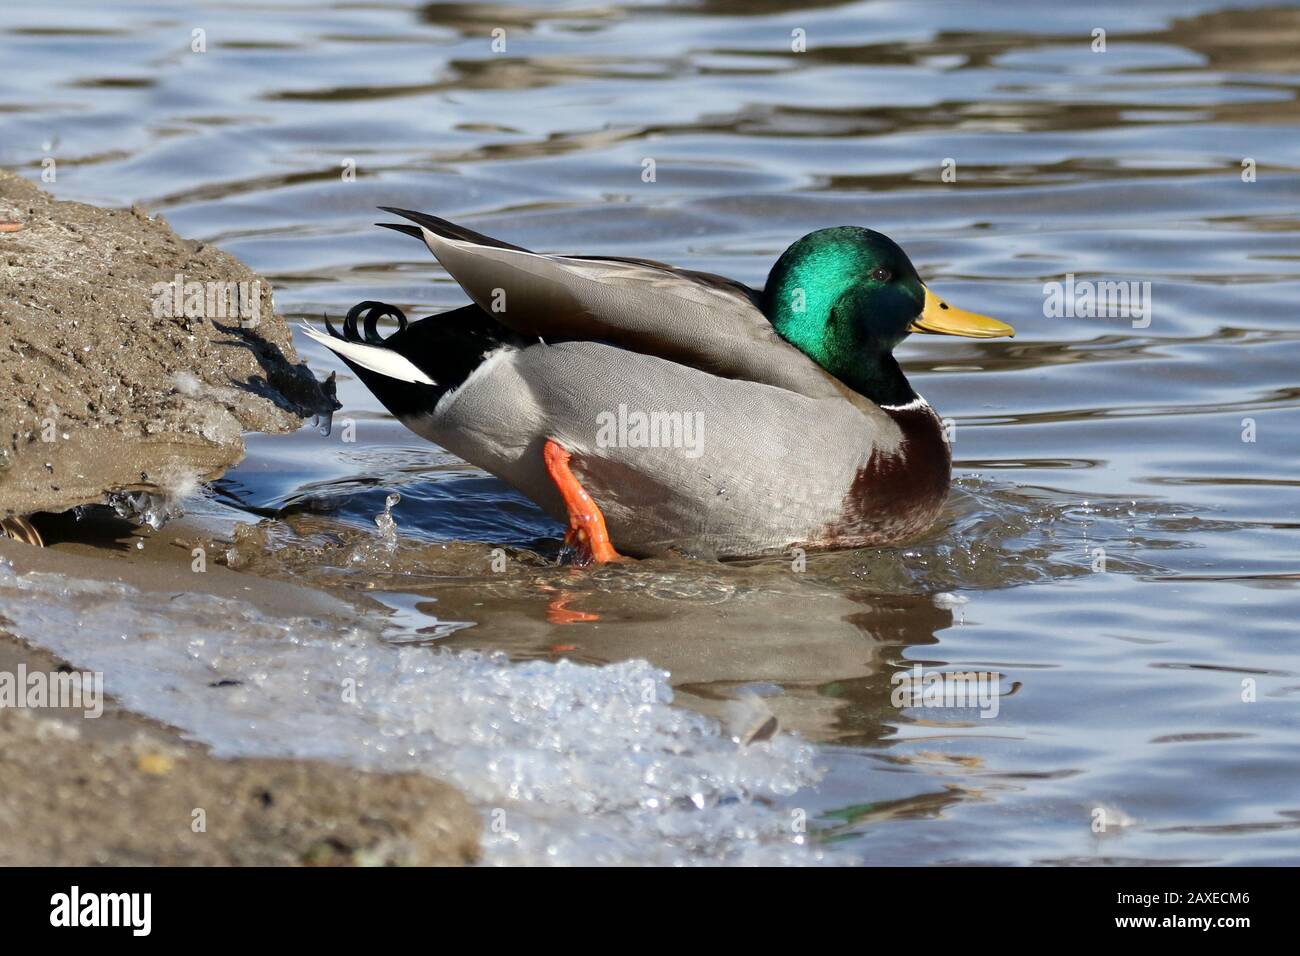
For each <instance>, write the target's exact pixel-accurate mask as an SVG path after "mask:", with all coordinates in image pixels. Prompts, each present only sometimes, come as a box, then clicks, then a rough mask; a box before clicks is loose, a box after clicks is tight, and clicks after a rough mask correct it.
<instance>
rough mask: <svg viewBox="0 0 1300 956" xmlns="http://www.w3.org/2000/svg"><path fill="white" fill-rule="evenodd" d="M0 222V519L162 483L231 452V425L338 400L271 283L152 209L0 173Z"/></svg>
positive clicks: (301, 413) (230, 457)
mask: <svg viewBox="0 0 1300 956" xmlns="http://www.w3.org/2000/svg"><path fill="white" fill-rule="evenodd" d="M0 223H10V224H16V225H17V226H20V227H21V228H18V229H16V230H15V229H13V228H9V229H7V230H5V231H0V516H4V515H22V514H27V513H31V512H36V511H64V510H67V509H69V508H72V507H74V506H76V505H80V504H88V503H96V502H103V501H105V500H107V499H108V497H109V496H110V495H111V494H112V493H114V492H123V491H144V492H150V493H162V494H168V493H172V492H175V491H176V490H178V489H184V488H186V487H188V486H189V485H191V484H192V483H193V482H194V481H196V480H202V479H208V478H213V477H216V476H217V475H219V474H221V472H223V471H224V470H225V469H226V468H229V467H230V466H232V465H234V464H235V463H237V462H238V461H239V460H240V459H241V458H242V457H243V454H244V444H243V441H242V439H241V437H240V435H241V433H242V432H245V431H259V432H271V433H276V432H286V431H292V430H294V429H296V428H298V427H299V426H300V425H301V424H302V423H303V421H304V419H306V418H308V417H310V416H313V415H315V414H318V413H323V412H327V411H329V410H332V409H333V408H335V407H336V403H335V402H334V400H333V397H332V395H330V394H327V390H326V389H325V388H323V387H322V386H321V385H320V384H319V383H318V382H317V381H316V379H315V377H314V376H313V375H312V374H311V372H310V371H309V370H308V368H307V367H306V366H305V365H303V364H301V363H300V362H299V361H298V357H297V355H296V353H295V352H294V349H293V344H292V340H291V337H290V333H289V329H288V327H287V326H286V324H285V322H284V320H283V318H282V317H280V316H278V315H276V314H275V311H274V307H273V305H272V298H271V287H270V284H269V283H268V282H267V281H266V280H264V279H261V278H260V277H259V276H257V275H256V274H255V273H254V272H252V271H251V270H249V269H248V268H247V267H246V266H244V265H243V264H242V263H240V262H239V261H238V260H236V259H234V258H232V257H231V256H229V255H227V254H226V253H224V252H222V251H221V250H219V249H217V248H215V247H213V246H210V245H206V244H204V243H201V242H195V241H191V240H186V239H182V238H180V237H179V236H177V235H176V233H175V232H173V231H172V229H171V227H170V226H168V225H167V223H166V222H165V221H164V220H163V219H162V218H161V217H155V218H152V219H151V218H150V217H149V216H148V214H147V213H145V212H144V211H143V210H141V209H139V208H138V207H133V208H132V209H129V210H128V209H100V208H98V207H95V206H88V205H85V204H83V203H75V202H58V201H55V200H54V199H53V198H52V197H50V196H49V195H48V194H46V193H45V192H43V191H41V190H40V189H39V188H37V187H36V186H35V185H33V184H32V183H29V182H28V181H27V180H25V179H22V178H21V177H19V176H16V175H14V174H12V173H8V172H5V171H3V170H0ZM178 276H179V277H181V280H180V282H179V283H177V281H176V280H177V277H178ZM195 283H198V284H199V285H195ZM178 289H179V292H178V291H177V290H178ZM178 306H179V308H178Z"/></svg>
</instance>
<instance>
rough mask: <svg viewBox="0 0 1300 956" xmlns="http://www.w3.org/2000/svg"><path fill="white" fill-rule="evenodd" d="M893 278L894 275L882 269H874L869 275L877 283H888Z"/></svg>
mask: <svg viewBox="0 0 1300 956" xmlns="http://www.w3.org/2000/svg"><path fill="white" fill-rule="evenodd" d="M893 277H894V274H893V273H892V272H890V271H889V270H888V269H886V268H883V267H881V268H879V269H876V270H875V271H874V272H872V273H871V278H873V279H875V280H876V281H877V282H888V281H889V280H890V279H892V278H893Z"/></svg>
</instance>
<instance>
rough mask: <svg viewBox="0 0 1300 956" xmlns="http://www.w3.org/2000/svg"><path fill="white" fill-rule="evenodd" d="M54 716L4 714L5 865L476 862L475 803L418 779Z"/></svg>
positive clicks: (1, 858)
mask: <svg viewBox="0 0 1300 956" xmlns="http://www.w3.org/2000/svg"><path fill="white" fill-rule="evenodd" d="M49 713H50V712H49V711H46V712H43V714H42V716H35V715H34V714H33V713H32V712H28V711H23V710H13V709H7V708H3V709H0V777H2V778H3V779H4V780H5V781H6V784H5V791H6V793H5V799H4V800H3V801H0V865H5V866H30V865H50V864H54V865H60V866H94V865H108V866H123V865H161V866H213V865H216V866H227V865H234V866H243V865H259V866H292V865H316V866H383V865H399V866H400V865H410V866H439V865H459V864H465V863H470V862H473V861H474V860H475V859H476V858H477V856H478V832H479V829H480V824H479V821H478V817H477V815H476V814H475V813H474V811H473V810H472V809H471V808H470V805H469V803H468V802H467V801H466V799H465V798H464V797H463V796H462V795H461V794H460V792H459V791H457V790H456V789H455V788H454V787H451V786H449V785H447V784H445V783H441V782H439V781H436V780H431V779H429V778H428V777H425V776H422V775H420V774H414V773H408V774H393V773H365V772H362V771H359V770H353V769H349V768H346V767H339V766H336V765H333V764H329V763H324V762H321V761H314V760H280V759H239V760H223V759H219V758H216V757H213V756H210V755H209V754H208V753H207V752H206V751H205V750H203V748H201V747H197V746H193V745H182V744H180V743H176V742H168V741H167V740H165V739H162V738H161V735H160V734H159V733H158V732H157V731H154V732H149V731H148V730H145V729H136V730H134V731H133V732H131V733H130V735H129V736H124V731H123V728H120V727H119V728H118V729H117V731H116V732H115V733H112V734H100V733H98V731H96V732H95V733H91V732H90V730H88V729H87V725H88V724H92V723H94V722H93V721H85V720H57V719H50V718H49V716H48V714H49ZM108 716H109V715H107V714H106V715H105V717H108ZM128 718H129V715H128ZM128 726H129V725H128ZM105 738H108V739H105ZM114 738H117V739H114Z"/></svg>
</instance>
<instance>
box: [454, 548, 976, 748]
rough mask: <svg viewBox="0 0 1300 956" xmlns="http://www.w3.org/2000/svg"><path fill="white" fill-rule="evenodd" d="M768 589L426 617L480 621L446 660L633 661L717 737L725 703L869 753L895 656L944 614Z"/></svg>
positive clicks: (577, 585)
mask: <svg viewBox="0 0 1300 956" xmlns="http://www.w3.org/2000/svg"><path fill="white" fill-rule="evenodd" d="M771 577H772V572H771V571H770V569H769V570H768V571H766V573H764V574H763V575H762V577H761V578H759V577H756V576H755V575H754V574H753V573H752V572H746V571H742V572H739V573H736V574H730V573H728V574H720V575H717V576H716V577H714V578H712V579H710V580H704V581H700V580H695V581H690V580H689V579H688V578H687V577H686V576H682V577H681V578H680V579H679V578H678V577H677V576H676V575H673V574H668V575H658V576H655V577H653V578H652V576H651V575H649V574H647V573H645V572H636V573H634V574H632V575H625V574H623V573H621V572H614V573H612V574H608V575H603V576H593V577H591V578H588V579H586V580H584V579H583V578H582V577H581V576H575V577H573V578H570V579H568V580H558V579H556V578H552V579H550V580H548V581H546V582H534V585H533V587H532V588H531V589H529V590H528V591H527V592H525V590H524V589H514V590H513V593H512V594H511V593H506V594H503V593H501V592H500V591H496V592H495V593H493V594H492V596H491V599H490V600H488V601H484V600H483V598H484V594H483V592H482V591H481V590H476V589H454V590H452V591H450V592H441V593H440V594H439V595H438V601H437V603H436V605H435V604H432V603H431V604H430V607H429V611H430V612H431V613H434V610H435V607H436V613H437V614H438V615H439V616H440V617H442V618H444V619H445V618H447V617H449V616H450V617H458V616H464V617H465V618H467V619H470V620H476V621H477V622H478V625H479V626H477V627H474V628H471V629H468V630H464V631H460V632H457V633H456V634H455V635H454V636H453V637H451V638H449V639H448V640H446V641H443V642H441V646H444V647H457V648H473V649H476V650H485V651H487V650H498V651H504V652H506V653H507V654H509V655H511V656H512V657H515V658H538V657H542V658H555V657H557V656H563V657H567V658H569V659H572V660H578V661H582V662H586V663H608V662H612V661H620V660H626V659H629V658H643V659H645V660H648V661H650V662H651V663H652V664H655V665H657V666H659V667H662V668H663V669H664V670H666V671H668V672H669V673H670V674H671V675H672V684H673V687H674V688H675V690H676V691H677V694H678V701H677V702H678V703H679V704H681V705H683V706H686V707H690V708H692V709H694V710H698V711H701V712H703V713H706V714H709V715H711V716H714V717H717V718H718V719H720V720H722V721H724V722H725V723H727V724H728V725H729V726H730V724H731V722H733V721H734V720H735V719H736V714H737V707H736V702H737V701H738V700H741V699H752V698H757V699H758V701H760V702H761V705H759V706H757V709H759V710H761V711H763V712H770V714H771V715H772V716H775V717H776V718H777V720H778V722H779V726H780V728H781V729H782V730H785V731H795V732H798V733H799V734H801V735H803V736H804V737H807V738H809V739H812V740H819V741H836V742H841V743H853V744H861V745H873V744H878V743H880V741H881V740H882V738H884V737H886V736H887V735H889V734H890V732H891V731H892V727H893V726H894V725H895V724H897V722H898V720H899V718H900V716H901V715H900V711H899V710H898V709H897V708H896V707H895V706H894V705H893V704H892V703H891V693H892V692H893V691H894V689H895V686H896V685H895V684H893V683H891V678H892V676H893V675H894V673H895V672H896V671H897V669H898V668H899V667H907V666H910V665H909V664H908V663H906V662H905V661H904V652H905V650H906V648H908V647H911V646H914V645H922V644H933V643H935V642H936V641H937V638H936V636H935V635H936V633H937V632H939V631H942V630H943V629H945V628H948V627H950V626H951V625H952V623H953V615H952V611H951V610H950V609H948V608H943V607H937V606H935V604H934V602H933V601H932V600H931V598H930V597H928V596H925V595H900V594H878V593H872V592H868V591H865V590H864V591H857V592H840V591H836V590H833V589H831V588H828V587H824V586H821V585H819V584H818V583H817V582H815V581H811V580H809V581H803V580H799V576H797V575H793V574H791V575H785V576H784V577H783V578H782V579H781V580H779V581H778V582H775V583H774V582H773V581H772V580H771ZM678 585H680V586H681V588H682V590H681V591H678V590H677V587H678ZM557 647H562V648H565V650H564V651H562V652H557V651H556V650H555V648H557ZM751 703H753V701H752V700H751ZM760 724H761V721H760ZM733 729H734V728H733ZM742 733H743V731H742Z"/></svg>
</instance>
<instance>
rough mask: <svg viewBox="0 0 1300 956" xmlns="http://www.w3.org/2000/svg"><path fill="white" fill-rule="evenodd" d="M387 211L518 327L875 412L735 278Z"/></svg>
mask: <svg viewBox="0 0 1300 956" xmlns="http://www.w3.org/2000/svg"><path fill="white" fill-rule="evenodd" d="M384 208H386V209H387V211H389V212H392V213H395V214H397V215H401V216H405V217H406V218H408V219H410V220H412V221H413V222H415V223H418V225H419V228H418V230H417V229H415V228H413V227H405V226H403V227H400V228H401V231H404V232H410V233H411V234H412V235H414V234H416V233H417V231H418V234H419V235H420V237H421V238H422V239H423V240H424V242H425V244H426V245H427V246H428V247H429V250H430V251H431V252H432V253H433V254H434V256H436V257H437V259H438V262H439V263H441V264H442V266H443V268H445V269H446V270H447V271H448V272H449V273H450V274H451V276H452V278H454V279H455V280H456V281H457V282H458V283H460V285H461V287H462V288H463V289H464V290H465V292H466V293H467V294H468V295H469V297H470V298H471V299H473V300H474V301H475V302H476V303H478V305H479V306H480V307H481V308H482V309H484V310H485V311H487V312H488V313H489V314H490V315H492V317H493V318H495V319H497V320H498V321H500V322H501V323H502V324H504V325H507V326H509V327H510V328H512V329H514V330H515V331H517V332H520V333H523V334H525V335H536V336H539V337H540V338H542V339H544V340H547V341H565V340H580V341H602V342H609V343H611V344H614V345H617V346H619V347H621V348H624V349H628V350H630V351H633V352H639V353H642V354H645V355H654V356H658V357H659V358H664V359H668V360H669V361H671V362H677V363H680V364H683V365H688V366H690V367H692V368H697V369H700V370H702V371H706V372H709V373H711V374H713V375H718V376H721V377H724V378H732V379H743V380H745V381H750V382H759V383H763V384H766V385H773V386H776V387H777V388H782V389H786V390H788V391H791V392H796V393H798V394H800V395H806V396H809V397H814V398H831V397H836V398H844V399H847V400H848V401H850V402H853V403H854V404H857V405H859V407H861V408H862V409H863V411H865V412H867V413H870V412H871V409H874V406H871V405H870V403H869V402H866V400H865V399H861V397H860V396H857V395H856V393H854V392H852V391H851V390H850V389H848V388H846V387H845V386H844V385H843V384H841V383H840V382H839V381H838V380H837V379H835V378H834V377H833V376H831V375H829V374H827V373H826V372H825V371H824V370H823V369H822V368H821V367H820V366H818V365H817V364H816V363H815V362H813V361H812V360H811V359H809V358H808V357H807V356H806V355H804V354H803V353H802V352H800V351H799V350H798V349H796V348H794V347H793V346H791V345H789V344H788V343H787V342H786V341H785V340H783V339H782V338H781V337H780V336H779V335H777V334H776V331H775V330H774V329H773V328H772V325H771V323H770V322H768V320H767V318H766V317H765V316H764V315H763V313H762V311H761V310H760V309H759V308H758V306H757V305H756V302H755V298H756V293H754V292H753V290H751V289H748V288H746V287H745V286H743V285H741V284H740V283H738V282H734V281H731V280H729V279H724V278H722V277H720V276H714V275H710V274H708V273H700V272H689V271H684V270H676V269H673V268H671V267H669V266H666V265H663V264H662V263H656V262H651V261H649V260H644V259H619V258H604V259H601V258H587V257H577V256H553V255H542V254H539V253H536V252H530V251H529V250H527V249H522V248H520V247H519V246H514V245H510V244H509V243H505V242H501V241H499V240H496V239H493V238H491V237H489V236H484V235H482V234H480V233H476V232H473V231H472V230H469V229H466V228H465V227H463V226H458V225H456V224H454V223H449V222H447V221H446V220H442V219H438V218H437V217H434V216H429V215H426V214H424V213H418V212H412V211H410V210H403V209H389V208H388V207H384ZM868 406H870V407H868Z"/></svg>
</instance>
